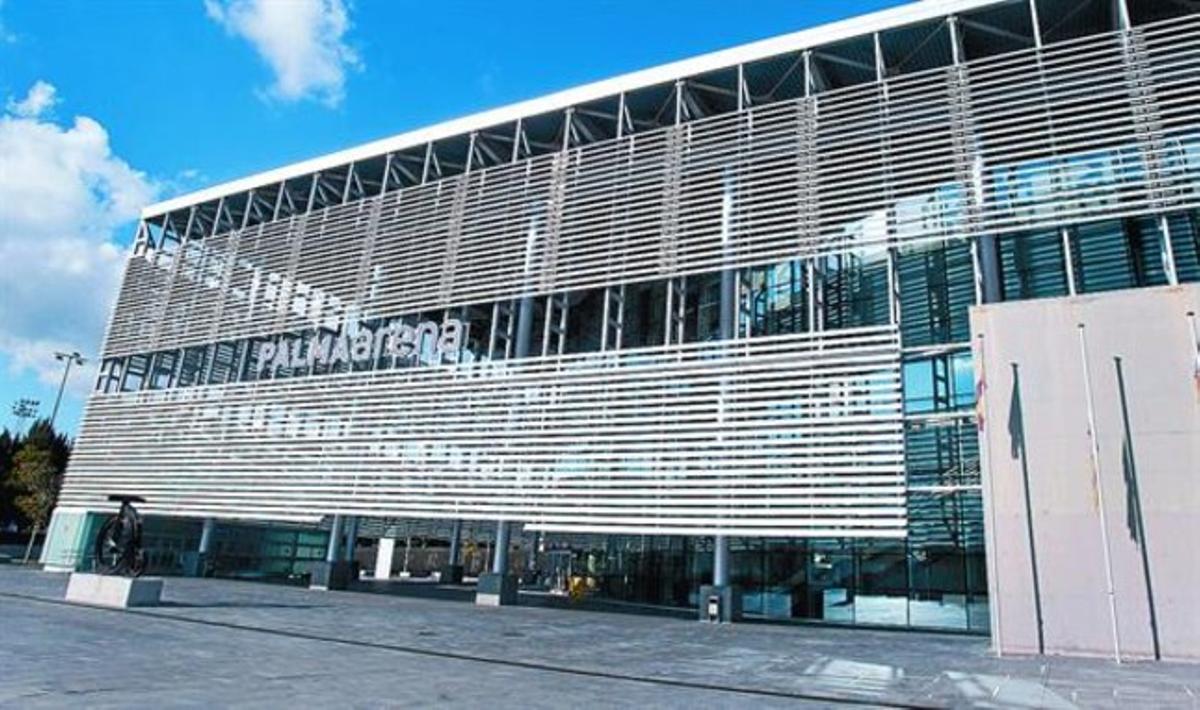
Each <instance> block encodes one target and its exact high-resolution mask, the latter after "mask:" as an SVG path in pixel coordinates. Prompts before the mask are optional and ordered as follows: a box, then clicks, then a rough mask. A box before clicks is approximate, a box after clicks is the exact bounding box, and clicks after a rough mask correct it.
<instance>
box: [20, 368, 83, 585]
mask: <svg viewBox="0 0 1200 710" xmlns="http://www.w3.org/2000/svg"><path fill="white" fill-rule="evenodd" d="M54 359H55V360H58V361H59V362H65V363H66V365H65V367H63V376H62V380H60V381H59V383H58V395H57V396H56V397H55V398H54V409H52V410H50V432H51V433H52V434H53V432H54V420H55V419H57V418H58V405H60V404H62V396H63V390H64V389H66V388H67V378H68V377H69V376H70V375H71V365H82V364H83V363H85V362H87V360H85V359H84V358H83V356H82V355H80V354H79V353H78V352H69V353H63V352H56V353H54ZM40 527H41V524H40V523H34V525H33V532H32V533H31V534H30V535H29V544H28V545H26V546H25V560H24V563H25V564H29V556H30V555H31V554H32V553H33V543H34V540H36V539H37V534H38V528H40Z"/></svg>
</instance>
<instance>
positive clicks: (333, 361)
mask: <svg viewBox="0 0 1200 710" xmlns="http://www.w3.org/2000/svg"><path fill="white" fill-rule="evenodd" d="M465 330H466V326H465V325H464V324H463V322H462V321H460V320H458V319H456V318H449V319H447V320H446V321H445V322H444V323H442V324H441V325H439V324H437V323H434V322H433V321H423V322H421V323H418V324H416V325H409V324H406V323H399V322H393V323H389V324H387V325H385V326H382V327H380V328H377V329H374V330H372V329H370V328H365V327H360V328H359V329H358V330H357V332H354V333H350V332H347V331H346V330H343V331H341V332H339V333H336V334H335V333H318V334H315V335H313V336H312V337H310V338H308V339H299V338H288V337H285V336H279V337H277V338H275V339H274V340H268V341H267V342H265V343H263V344H262V346H261V347H260V348H259V351H258V358H257V360H256V362H255V368H256V369H257V371H258V376H259V377H265V376H268V375H271V376H273V375H275V374H276V372H278V371H279V370H287V369H301V368H312V367H313V366H314V365H320V366H324V367H331V368H332V367H335V366H337V365H343V364H344V365H351V364H357V363H365V362H372V361H376V360H378V359H379V358H381V357H392V358H397V359H407V360H410V361H412V362H413V363H414V364H416V363H418V362H421V361H422V357H423V356H425V357H426V359H427V360H428V359H431V360H432V362H434V363H440V362H443V361H445V360H447V359H450V360H452V361H457V357H458V354H459V353H460V352H461V351H462V347H463V340H464V338H463V336H464V332H465Z"/></svg>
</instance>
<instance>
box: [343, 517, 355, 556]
mask: <svg viewBox="0 0 1200 710" xmlns="http://www.w3.org/2000/svg"><path fill="white" fill-rule="evenodd" d="M357 546H358V516H357V515H355V516H352V517H351V518H349V519H348V520H347V525H346V549H345V552H343V553H342V559H343V560H345V561H346V562H351V563H353V562H354V548H355V547H357Z"/></svg>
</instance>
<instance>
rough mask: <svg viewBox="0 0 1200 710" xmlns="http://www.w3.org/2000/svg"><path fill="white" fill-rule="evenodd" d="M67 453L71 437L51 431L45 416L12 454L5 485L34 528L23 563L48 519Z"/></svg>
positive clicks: (17, 507)
mask: <svg viewBox="0 0 1200 710" xmlns="http://www.w3.org/2000/svg"><path fill="white" fill-rule="evenodd" d="M70 456H71V441H70V439H68V438H67V437H66V436H65V435H63V434H59V433H58V432H56V431H54V427H52V426H51V425H50V422H48V421H46V420H44V419H43V420H39V421H37V422H35V423H34V424H33V426H31V427H30V428H29V434H28V435H26V436H25V439H24V441H23V442H22V443H21V446H20V448H19V449H17V453H16V455H15V456H13V459H12V468H11V471H10V473H9V475H8V477H7V478H8V481H7V483H8V488H9V490H11V491H12V492H13V494H14V495H13V505H14V506H15V507H16V509H17V511H18V512H19V513H20V514H21V515H22V516H23V517H24V518H25V520H26V521H27V524H28V525H30V526H32V528H33V529H32V531H31V532H30V536H29V545H28V547H26V548H25V561H26V562H28V561H29V555H30V552H31V551H32V550H33V542H34V540H35V539H36V538H37V535H38V533H39V532H40V531H41V530H42V528H44V527H45V526H46V525H47V524H48V523H49V522H50V513H51V512H52V511H53V510H54V504H55V502H56V501H57V500H58V489H59V486H60V485H61V484H62V474H63V471H64V470H65V469H66V467H67V459H68V458H70Z"/></svg>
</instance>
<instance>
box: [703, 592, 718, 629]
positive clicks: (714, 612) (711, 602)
mask: <svg viewBox="0 0 1200 710" xmlns="http://www.w3.org/2000/svg"><path fill="white" fill-rule="evenodd" d="M705 608H706V609H707V610H708V620H709V622H711V623H714V624H716V623H719V622H720V621H721V595H720V594H710V595H708V604H707V605H705Z"/></svg>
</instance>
